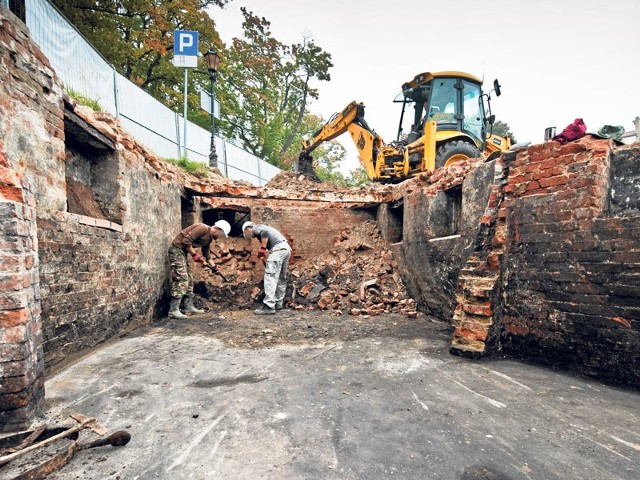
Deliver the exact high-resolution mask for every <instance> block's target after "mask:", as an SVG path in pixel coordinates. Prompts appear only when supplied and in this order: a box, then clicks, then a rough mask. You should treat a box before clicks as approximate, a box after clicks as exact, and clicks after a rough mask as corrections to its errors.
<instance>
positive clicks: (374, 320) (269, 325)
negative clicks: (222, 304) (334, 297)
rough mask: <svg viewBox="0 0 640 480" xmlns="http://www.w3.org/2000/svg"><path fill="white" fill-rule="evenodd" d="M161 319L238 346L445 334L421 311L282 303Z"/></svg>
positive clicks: (176, 330) (179, 330) (173, 327)
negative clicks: (354, 312)
mask: <svg viewBox="0 0 640 480" xmlns="http://www.w3.org/2000/svg"><path fill="white" fill-rule="evenodd" d="M258 306H259V304H256V307H258ZM210 315H211V316H210ZM163 325H164V326H165V327H164V328H167V329H168V330H170V331H171V333H172V334H175V335H205V336H210V337H213V338H217V339H219V340H222V341H223V342H224V344H225V345H226V346H228V347H240V348H265V347H273V346H276V345H306V344H309V343H314V344H319V343H327V344H329V343H335V342H347V341H354V340H358V339H361V338H376V337H384V336H388V335H389V334H390V332H393V337H394V338H399V339H412V338H421V337H425V336H426V335H429V336H430V337H432V336H433V335H434V333H436V332H437V333H438V335H442V337H443V339H448V338H450V327H449V326H448V325H446V324H443V323H438V322H436V321H435V320H428V319H425V317H424V316H421V317H420V318H419V319H412V318H407V317H405V316H402V315H397V314H396V315H379V316H373V317H362V316H357V317H354V316H351V315H346V314H343V315H338V314H336V313H335V312H322V311H318V310H316V311H311V312H308V311H301V312H300V311H295V310H291V309H285V310H282V311H281V312H279V313H278V314H277V315H273V316H269V317H264V316H258V315H253V314H248V312H247V311H245V310H242V311H238V310H236V311H233V310H231V311H225V312H221V313H219V314H216V313H214V312H211V313H209V314H207V315H194V316H193V317H191V318H190V319H189V322H182V323H178V322H167V323H165V324H163Z"/></svg>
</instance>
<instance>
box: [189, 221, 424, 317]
mask: <svg viewBox="0 0 640 480" xmlns="http://www.w3.org/2000/svg"><path fill="white" fill-rule="evenodd" d="M254 246H255V245H254ZM212 252H213V254H214V255H215V256H216V257H217V259H216V263H217V265H218V266H219V268H220V271H221V272H222V274H223V275H224V276H225V277H226V279H227V280H228V281H225V280H224V279H223V278H222V277H221V276H218V275H214V274H212V273H210V272H208V271H206V270H204V269H202V268H200V267H194V270H193V271H194V277H195V281H196V284H195V292H196V293H197V294H198V295H200V297H202V298H201V301H202V302H203V303H205V304H206V306H208V307H209V309H210V310H219V309H223V308H238V307H240V308H243V307H244V308H249V307H253V306H255V305H254V304H256V305H257V303H258V302H260V301H262V298H263V296H264V293H263V291H262V288H261V281H262V278H263V275H264V266H263V264H262V262H260V261H258V259H257V258H256V255H255V251H252V244H251V242H250V241H248V240H245V239H243V238H228V239H224V240H221V241H219V242H218V243H216V244H215V245H213V246H212ZM292 257H293V258H292V262H291V264H290V267H289V273H290V277H289V288H288V290H287V294H286V297H285V301H286V302H287V306H288V307H289V308H294V309H296V310H315V309H321V310H328V311H331V312H334V313H335V314H337V315H342V314H344V313H348V314H350V315H362V316H368V315H380V314H382V313H401V314H404V315H406V316H408V317H411V318H415V317H417V316H418V312H417V311H416V302H415V301H414V300H413V299H412V298H410V297H409V296H408V294H407V292H406V288H405V286H404V284H403V283H402V279H401V278H400V275H399V274H398V273H397V271H396V270H397V262H396V261H395V260H394V259H393V257H392V254H391V251H389V250H388V249H386V248H385V245H384V241H383V240H382V237H381V235H380V233H379V231H378V229H377V226H376V224H375V222H373V221H371V222H365V223H363V224H360V225H357V226H355V227H353V228H347V229H345V230H343V231H342V232H341V233H340V235H338V237H337V238H336V239H335V244H334V247H333V248H332V249H331V250H330V251H328V252H326V253H325V254H323V255H320V256H318V257H315V258H309V259H302V260H300V259H298V258H297V256H296V255H295V245H294V255H293V256H292Z"/></svg>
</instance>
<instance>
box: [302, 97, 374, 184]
mask: <svg viewBox="0 0 640 480" xmlns="http://www.w3.org/2000/svg"><path fill="white" fill-rule="evenodd" d="M347 131H348V132H349V134H350V135H351V138H352V139H353V142H354V143H355V145H356V147H357V149H358V156H359V157H360V162H361V163H362V165H363V166H364V168H365V170H366V172H367V175H368V176H369V178H371V179H376V178H379V177H380V172H379V171H378V170H379V168H377V166H381V165H382V164H380V163H379V160H381V156H380V155H381V150H382V148H383V147H384V142H383V140H382V138H380V137H379V136H378V135H377V134H376V133H375V132H374V131H373V130H372V129H371V128H369V126H368V125H367V122H366V121H365V119H364V105H363V104H362V103H357V102H355V101H353V102H351V103H349V105H347V106H346V107H345V108H344V109H343V110H342V111H341V112H339V113H336V114H335V115H333V116H332V117H331V118H330V119H329V121H328V122H327V123H326V124H324V126H323V127H322V128H321V129H320V130H318V131H317V132H316V133H315V134H314V135H313V138H311V139H309V140H306V141H304V142H302V152H301V153H300V156H299V157H298V172H299V173H302V174H305V175H307V176H311V177H314V176H315V173H314V172H313V157H312V156H311V153H312V152H313V151H314V150H315V149H316V148H317V147H318V146H319V145H320V144H322V143H323V142H328V141H330V140H332V139H334V138H336V137H338V136H339V135H342V134H343V133H345V132H347Z"/></svg>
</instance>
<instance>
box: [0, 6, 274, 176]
mask: <svg viewBox="0 0 640 480" xmlns="http://www.w3.org/2000/svg"><path fill="white" fill-rule="evenodd" d="M2 1H4V0H2ZM26 23H27V26H28V27H29V31H30V33H31V38H32V40H33V41H35V42H36V43H37V44H38V45H39V46H40V48H41V50H42V52H43V53H44V54H45V56H46V57H47V58H48V59H49V61H50V62H51V65H52V67H53V68H54V70H55V71H56V73H57V74H58V76H59V77H60V80H61V81H62V83H63V84H64V86H65V88H66V89H71V90H73V91H75V92H77V93H79V94H82V95H84V96H86V97H88V98H90V99H92V100H95V101H97V102H98V103H99V104H100V107H101V108H102V110H104V111H106V112H109V113H111V114H113V115H114V116H116V117H117V118H118V119H119V120H120V121H121V123H122V125H123V126H124V127H125V128H126V129H127V130H128V131H129V132H130V133H131V134H132V135H133V136H134V137H136V138H137V139H138V141H140V143H142V144H143V145H144V146H145V147H147V148H148V149H149V150H151V151H153V152H154V153H155V154H156V155H158V156H160V157H163V158H181V157H182V156H183V154H184V152H185V151H186V152H187V157H188V158H189V160H192V161H197V162H202V163H209V152H210V149H211V132H210V131H208V130H205V129H203V128H201V127H200V126H198V125H196V124H194V123H192V122H189V121H187V122H186V128H187V132H185V131H184V130H185V122H184V119H183V117H182V115H180V114H179V113H177V112H174V111H172V110H171V109H170V108H168V107H166V106H165V105H163V104H162V103H161V102H159V101H158V100H156V99H155V98H153V97H152V96H151V95H149V94H148V93H146V92H145V91H144V90H142V89H140V88H139V87H138V86H137V85H135V84H134V83H133V82H131V81H129V80H127V79H126V78H124V77H123V76H122V75H120V74H119V73H118V72H116V71H115V69H114V68H113V67H112V66H111V65H109V63H108V62H107V61H106V60H105V59H104V58H103V57H102V56H101V55H100V54H99V53H98V52H97V50H95V49H94V48H93V47H92V46H91V45H90V44H89V43H88V42H87V41H86V40H85V39H84V37H83V36H82V35H81V34H80V32H79V31H78V30H77V29H76V28H75V27H74V26H73V25H72V24H71V23H69V22H68V21H67V20H66V18H64V16H63V15H62V14H61V13H60V12H59V11H58V10H57V9H56V8H55V7H54V6H53V5H52V4H50V3H49V2H48V1H47V0H26ZM187 134H188V135H187ZM185 139H186V145H185V143H184V142H185ZM215 145H216V152H217V155H218V168H219V169H220V171H221V172H222V173H223V174H225V175H226V176H227V177H228V178H231V179H234V180H246V181H248V182H251V183H253V184H254V185H259V186H262V185H264V184H265V183H266V182H268V181H269V180H270V179H271V178H273V177H274V176H275V175H277V174H278V172H280V169H279V168H277V167H275V166H273V165H271V164H270V163H267V162H265V161H264V160H261V159H260V158H258V157H256V156H255V155H252V154H251V153H249V152H246V151H245V150H243V149H242V148H240V147H238V146H236V145H234V144H232V143H231V142H229V141H227V140H225V139H223V138H220V137H217V136H216V137H215ZM185 147H186V148H185Z"/></svg>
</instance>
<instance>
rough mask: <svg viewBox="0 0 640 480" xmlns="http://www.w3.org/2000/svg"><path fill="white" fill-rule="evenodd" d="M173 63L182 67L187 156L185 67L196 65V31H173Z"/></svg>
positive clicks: (184, 138)
mask: <svg viewBox="0 0 640 480" xmlns="http://www.w3.org/2000/svg"><path fill="white" fill-rule="evenodd" d="M173 65H174V66H175V67H183V68H184V114H183V118H184V133H183V134H182V143H183V156H184V158H189V154H188V150H187V85H188V80H189V74H188V73H187V68H196V67H197V66H198V32H194V31H192V30H174V31H173Z"/></svg>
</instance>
